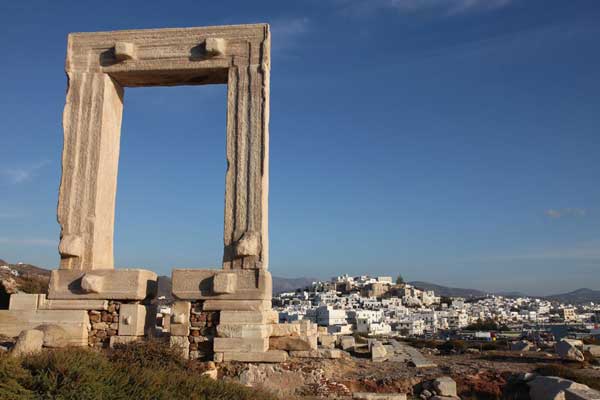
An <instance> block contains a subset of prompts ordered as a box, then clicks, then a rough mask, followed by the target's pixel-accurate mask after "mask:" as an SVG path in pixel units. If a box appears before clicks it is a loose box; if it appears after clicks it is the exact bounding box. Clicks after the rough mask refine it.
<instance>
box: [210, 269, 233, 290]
mask: <svg viewBox="0 0 600 400" xmlns="http://www.w3.org/2000/svg"><path fill="white" fill-rule="evenodd" d="M236 286H237V274H235V273H221V274H216V275H215V276H214V277H213V292H215V293H217V294H225V293H228V294H231V293H235V289H236Z"/></svg>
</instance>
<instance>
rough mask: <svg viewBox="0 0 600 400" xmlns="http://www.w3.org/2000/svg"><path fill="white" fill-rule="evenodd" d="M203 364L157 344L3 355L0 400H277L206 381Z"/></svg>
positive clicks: (209, 380)
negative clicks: (193, 361)
mask: <svg viewBox="0 0 600 400" xmlns="http://www.w3.org/2000/svg"><path fill="white" fill-rule="evenodd" d="M200 365H201V364H199V363H189V362H187V361H185V360H183V359H182V358H181V357H179V356H178V355H177V354H176V353H175V352H173V351H172V350H171V349H169V348H168V347H167V346H164V345H162V344H161V343H159V342H149V343H137V344H130V345H125V346H121V347H120V348H119V349H117V350H114V351H108V352H95V351H92V350H88V349H68V350H54V351H44V352H43V353H40V354H37V355H31V356H27V357H23V358H16V359H15V358H11V357H9V356H7V355H0V399H3V400H25V399H32V400H33V399H78V400H85V399H89V400H95V399H123V400H125V399H136V400H143V399H148V400H150V399H153V400H154V399H156V400H159V399H195V400H196V399H197V400H203V399H211V400H213V399H214V400H219V399H223V400H225V399H240V400H254V399H257V400H258V399H261V400H262V399H265V400H270V399H273V400H275V399H276V398H275V397H274V396H273V395H271V394H269V393H266V392H263V391H259V390H255V389H251V388H247V387H245V386H242V385H239V384H235V383H232V382H226V381H213V380H211V379H210V378H206V377H202V376H201V375H200V373H201V369H200V367H199V366H200Z"/></svg>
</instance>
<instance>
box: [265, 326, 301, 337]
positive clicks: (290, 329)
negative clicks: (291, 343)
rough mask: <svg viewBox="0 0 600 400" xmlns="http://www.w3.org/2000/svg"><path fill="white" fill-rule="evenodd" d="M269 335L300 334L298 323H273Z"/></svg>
mask: <svg viewBox="0 0 600 400" xmlns="http://www.w3.org/2000/svg"><path fill="white" fill-rule="evenodd" d="M272 326H273V330H272V332H271V336H300V334H301V333H302V329H301V326H300V324H273V325H272Z"/></svg>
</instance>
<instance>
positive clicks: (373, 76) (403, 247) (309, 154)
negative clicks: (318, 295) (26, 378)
mask: <svg viewBox="0 0 600 400" xmlns="http://www.w3.org/2000/svg"><path fill="white" fill-rule="evenodd" d="M180 3H181V4H180V5H179V6H177V7H174V6H169V5H158V4H148V3H146V2H141V1H132V2H130V3H128V4H129V5H128V8H129V9H131V10H135V13H134V14H132V13H130V12H119V13H116V12H115V10H123V7H122V5H121V3H118V2H115V1H106V2H102V3H93V4H77V3H75V4H73V3H67V2H62V1H56V2H52V3H48V2H42V1H32V2H28V3H27V4H17V3H12V2H10V3H6V4H2V5H0V22H1V24H0V32H1V36H0V37H2V38H3V47H4V53H5V54H6V55H7V57H6V58H5V60H4V62H3V64H2V65H0V72H1V73H2V74H1V75H0V76H2V83H3V90H2V91H0V103H1V104H2V107H0V121H2V122H1V125H0V132H1V133H0V139H1V140H0V144H1V148H2V150H3V151H2V156H3V158H2V163H0V188H2V189H3V190H2V196H0V258H3V259H6V261H9V262H18V261H23V262H28V263H32V264H37V265H40V266H46V267H55V266H56V265H58V261H59V256H58V251H57V245H58V239H59V235H60V229H59V225H58V223H57V222H56V203H57V197H58V185H59V180H60V169H61V151H62V126H61V122H62V110H63V107H64V102H65V90H66V83H67V82H66V79H65V73H64V59H65V54H66V45H67V41H66V37H67V34H68V33H69V32H80V31H102V30H117V29H134V28H160V27H187V26H204V25H220V24H238V23H254V22H268V23H270V24H271V30H272V41H273V49H272V69H271V110H270V117H271V123H270V136H271V138H270V179H271V180H270V201H269V212H270V214H269V229H270V266H269V269H270V271H271V272H272V273H273V275H275V276H283V277H301V276H309V277H317V278H329V277H331V276H335V275H340V274H344V273H348V274H350V275H360V274H369V275H392V276H396V275H397V274H398V273H400V274H402V275H403V276H404V277H405V278H406V279H407V280H411V281H413V280H421V281H427V282H431V283H435V284H440V285H445V286H452V287H463V288H473V289H481V290H486V291H521V292H524V293H527V294H533V295H541V294H554V293H562V292H568V291H571V290H574V289H578V288H583V287H587V288H591V289H600V208H599V207H598V204H600V187H599V185H598V182H599V181H600V179H599V178H600V161H599V160H598V154H600V135H599V134H598V133H599V132H598V128H599V127H600V118H599V117H598V109H599V106H600V79H599V71H600V53H599V52H598V51H597V47H598V46H597V43H598V39H600V24H598V23H597V21H598V20H599V19H600V3H599V2H594V1H584V0H574V1H571V2H568V3H567V2H564V1H560V0H549V1H542V0H501V1H495V0H490V1H485V2H484V1H472V0H468V1H467V0H448V1H441V0H432V1H412V0H411V1H408V0H406V1H404V0H400V1H388V0H374V1H372V2H360V1H358V0H321V1H317V0H304V1H302V2H297V3H293V4H290V3H287V2H286V4H283V3H282V2H276V1H264V2H252V3H251V4H246V3H244V2H242V3H236V2H231V1H222V2H219V3H218V4H202V5H200V4H197V3H194V2H191V1H190V2H180ZM40 32H43V35H40ZM8 55H10V56H8ZM225 111H226V86H225V85H209V86H193V87H175V88H141V89H129V88H128V89H126V91H125V97H124V115H123V126H122V134H121V140H122V142H121V154H120V169H119V178H118V192H117V208H116V224H115V265H117V266H119V267H140V268H146V269H151V270H155V271H156V272H158V273H159V274H161V275H170V270H171V268H172V267H201V268H207V267H210V266H214V267H219V266H220V260H221V257H222V250H223V249H222V247H223V246H222V243H223V239H222V235H223V207H224V204H223V196H224V187H225V168H226V161H225V123H226V121H225Z"/></svg>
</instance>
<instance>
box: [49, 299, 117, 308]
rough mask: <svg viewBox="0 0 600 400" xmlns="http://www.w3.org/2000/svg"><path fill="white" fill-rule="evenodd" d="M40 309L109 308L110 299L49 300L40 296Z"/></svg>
mask: <svg viewBox="0 0 600 400" xmlns="http://www.w3.org/2000/svg"><path fill="white" fill-rule="evenodd" d="M38 308H39V309H40V310H107V309H108V300H48V299H46V297H45V296H44V297H43V298H42V297H40V303H39V305H38Z"/></svg>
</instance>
